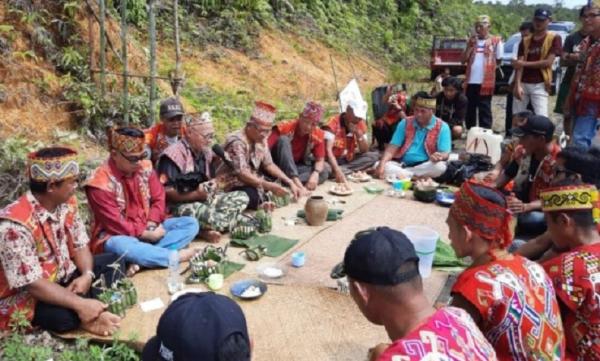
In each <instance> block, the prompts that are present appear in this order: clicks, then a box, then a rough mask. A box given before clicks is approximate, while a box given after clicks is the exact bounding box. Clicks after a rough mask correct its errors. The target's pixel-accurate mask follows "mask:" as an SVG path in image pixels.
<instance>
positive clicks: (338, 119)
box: [325, 114, 366, 162]
mask: <svg viewBox="0 0 600 361" xmlns="http://www.w3.org/2000/svg"><path fill="white" fill-rule="evenodd" d="M357 126H358V127H361V128H364V129H363V131H366V127H365V126H364V122H362V121H361V122H360V123H358V124H357ZM325 127H327V128H329V129H330V131H331V132H332V133H333V134H335V140H334V141H333V142H334V143H333V155H334V156H335V157H336V158H341V157H343V156H346V160H348V162H350V161H352V159H354V151H355V150H356V145H357V143H358V139H356V135H354V134H352V140H350V139H348V137H346V133H347V132H348V130H347V129H346V128H345V127H342V115H341V114H338V115H336V116H333V117H331V118H330V119H329V121H328V122H327V124H326V125H325Z"/></svg>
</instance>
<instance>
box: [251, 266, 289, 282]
mask: <svg viewBox="0 0 600 361" xmlns="http://www.w3.org/2000/svg"><path fill="white" fill-rule="evenodd" d="M256 271H257V272H258V275H259V276H260V277H261V278H264V279H270V280H274V279H278V278H282V277H284V276H285V274H286V269H285V267H283V266H280V265H278V264H275V263H266V264H262V265H260V266H258V267H256ZM278 272H279V273H278Z"/></svg>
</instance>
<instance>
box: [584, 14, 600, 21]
mask: <svg viewBox="0 0 600 361" xmlns="http://www.w3.org/2000/svg"><path fill="white" fill-rule="evenodd" d="M598 16H600V13H594V14H583V15H581V18H582V19H584V20H586V19H593V18H597V17H598Z"/></svg>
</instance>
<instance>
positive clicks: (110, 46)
mask: <svg viewBox="0 0 600 361" xmlns="http://www.w3.org/2000/svg"><path fill="white" fill-rule="evenodd" d="M85 4H86V5H87V7H88V9H90V11H91V13H92V15H94V17H95V18H96V21H97V22H98V23H100V18H99V17H98V15H96V12H95V11H94V8H93V7H92V5H90V3H89V2H88V0H85ZM100 5H101V7H102V8H104V11H102V10H101V11H100V13H101V15H106V8H105V0H100ZM102 19H103V20H102V23H104V18H102ZM106 42H107V43H108V47H109V48H110V50H112V52H113V54H114V55H115V57H116V58H117V59H118V60H119V62H121V63H122V62H123V60H122V59H121V56H120V55H119V53H118V52H117V51H116V50H115V46H114V45H113V43H112V41H111V40H110V37H108V36H107V37H106Z"/></svg>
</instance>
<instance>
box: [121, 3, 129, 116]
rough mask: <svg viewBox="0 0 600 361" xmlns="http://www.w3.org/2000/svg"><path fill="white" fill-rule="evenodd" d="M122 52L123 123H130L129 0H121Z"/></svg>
mask: <svg viewBox="0 0 600 361" xmlns="http://www.w3.org/2000/svg"><path fill="white" fill-rule="evenodd" d="M121 54H122V55H123V123H124V125H126V126H127V125H129V111H128V109H129V97H128V96H129V94H128V91H129V83H128V79H127V0H121Z"/></svg>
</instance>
